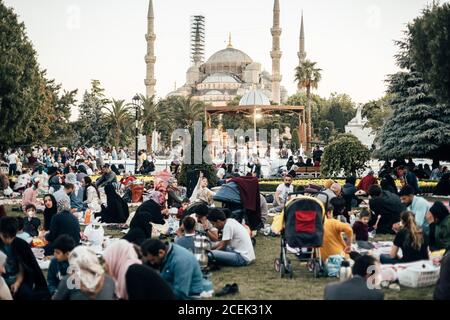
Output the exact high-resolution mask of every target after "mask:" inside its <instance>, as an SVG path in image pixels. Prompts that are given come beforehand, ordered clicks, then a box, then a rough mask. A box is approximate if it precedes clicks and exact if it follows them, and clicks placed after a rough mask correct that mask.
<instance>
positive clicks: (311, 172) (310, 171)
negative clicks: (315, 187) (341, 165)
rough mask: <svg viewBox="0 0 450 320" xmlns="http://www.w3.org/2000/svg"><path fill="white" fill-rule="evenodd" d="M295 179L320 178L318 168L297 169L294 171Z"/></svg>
mask: <svg viewBox="0 0 450 320" xmlns="http://www.w3.org/2000/svg"><path fill="white" fill-rule="evenodd" d="M296 175H297V177H300V178H301V177H313V178H318V177H320V167H299V168H298V169H297V170H296Z"/></svg>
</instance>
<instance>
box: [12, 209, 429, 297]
mask: <svg viewBox="0 0 450 320" xmlns="http://www.w3.org/2000/svg"><path fill="white" fill-rule="evenodd" d="M6 211H7V213H8V215H11V216H15V215H17V214H19V212H15V211H11V206H6ZM39 218H41V219H42V216H39ZM105 231H106V234H107V235H110V236H113V237H121V236H122V235H123V234H122V233H120V232H118V231H112V230H108V229H106V230H105ZM380 240H386V237H384V238H383V239H380ZM255 249H256V261H255V262H254V263H253V264H252V265H250V266H247V267H241V268H222V269H221V270H220V271H215V272H213V273H212V276H211V280H212V282H213V283H214V288H215V290H220V289H221V288H222V287H223V286H225V284H227V283H234V282H236V283H237V284H238V285H239V290H240V292H239V294H236V295H233V296H226V297H224V298H225V299H251V300H263V299H269V300H306V299H315V300H318V299H319V300H320V299H322V298H323V291H324V287H325V285H326V284H328V283H330V282H335V281H337V279H336V278H319V279H315V278H314V277H313V275H312V273H310V272H308V270H307V269H306V265H305V263H300V262H298V261H296V258H295V256H293V255H290V259H291V261H292V264H293V269H294V278H293V279H282V278H281V277H280V274H279V273H277V272H275V269H274V259H275V258H276V257H278V256H279V253H280V239H279V238H274V237H266V236H264V235H262V234H261V235H258V236H257V238H256V247H255ZM433 291H434V287H428V288H418V289H410V288H405V287H401V290H400V291H396V290H389V289H387V290H385V299H386V300H398V299H401V300H427V299H432V296H433Z"/></svg>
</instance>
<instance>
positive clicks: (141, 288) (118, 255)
mask: <svg viewBox="0 0 450 320" xmlns="http://www.w3.org/2000/svg"><path fill="white" fill-rule="evenodd" d="M103 259H104V260H105V269H106V271H107V272H108V274H109V275H110V276H111V277H112V278H113V279H114V281H115V286H116V296H117V298H118V299H121V300H173V299H175V297H174V295H173V293H172V289H171V288H170V286H169V285H168V284H167V282H166V281H165V280H164V279H162V278H161V276H160V275H159V274H158V273H157V272H156V271H155V270H153V269H152V268H150V267H149V266H146V265H143V264H142V261H141V260H140V259H139V257H138V254H137V252H136V249H135V247H134V246H133V245H132V244H131V243H129V242H128V241H125V240H119V241H117V242H115V243H113V244H111V245H110V246H108V248H106V250H105V252H104V254H103Z"/></svg>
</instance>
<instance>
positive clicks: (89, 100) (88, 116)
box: [76, 80, 110, 146]
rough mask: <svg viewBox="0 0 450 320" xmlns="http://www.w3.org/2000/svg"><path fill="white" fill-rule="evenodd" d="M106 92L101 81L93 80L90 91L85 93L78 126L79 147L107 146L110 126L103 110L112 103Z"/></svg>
mask: <svg viewBox="0 0 450 320" xmlns="http://www.w3.org/2000/svg"><path fill="white" fill-rule="evenodd" d="M104 91H105V90H104V89H103V88H101V87H100V81H98V80H92V82H91V89H90V91H89V92H88V91H86V92H85V93H84V96H83V101H82V102H81V104H80V105H79V110H80V117H79V119H78V121H77V124H76V128H77V133H78V141H77V142H78V144H79V145H85V146H86V145H89V146H90V145H107V140H108V124H107V122H106V116H105V114H104V113H103V111H102V110H103V108H104V107H105V106H106V105H107V104H108V103H110V101H109V100H108V99H106V98H105V94H104Z"/></svg>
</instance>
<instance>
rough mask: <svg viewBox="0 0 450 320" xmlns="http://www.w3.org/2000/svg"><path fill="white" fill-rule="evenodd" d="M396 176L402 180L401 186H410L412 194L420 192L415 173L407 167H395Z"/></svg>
mask: <svg viewBox="0 0 450 320" xmlns="http://www.w3.org/2000/svg"><path fill="white" fill-rule="evenodd" d="M397 173H398V177H399V179H400V181H401V182H402V186H403V187H405V186H407V185H408V186H411V187H412V188H413V190H414V194H418V193H420V188H419V182H418V181H417V177H416V175H415V174H414V173H413V172H412V171H411V170H410V169H409V168H407V167H405V166H400V167H398V169H397Z"/></svg>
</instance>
